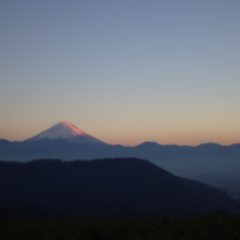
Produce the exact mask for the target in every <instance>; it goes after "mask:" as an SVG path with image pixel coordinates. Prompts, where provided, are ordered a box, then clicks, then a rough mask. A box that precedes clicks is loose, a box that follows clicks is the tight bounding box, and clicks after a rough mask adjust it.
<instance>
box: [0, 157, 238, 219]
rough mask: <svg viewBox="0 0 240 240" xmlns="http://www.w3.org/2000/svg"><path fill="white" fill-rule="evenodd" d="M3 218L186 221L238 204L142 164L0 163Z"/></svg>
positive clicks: (119, 161)
mask: <svg viewBox="0 0 240 240" xmlns="http://www.w3.org/2000/svg"><path fill="white" fill-rule="evenodd" d="M0 189H1V198H0V208H1V216H2V217H3V218H4V217H8V216H11V217H20V218H21V217H25V215H28V214H29V215H30V216H31V215H33V216H34V215H37V214H38V213H41V214H42V215H44V214H45V215H48V214H49V215H70V216H71V215H72V216H73V215H77V216H116V215H139V214H140V215H159V214H167V215H188V214H205V213H209V212H214V211H228V212H231V211H234V210H236V209H237V208H238V207H239V204H238V203H236V202H235V201H233V200H231V199H229V198H228V197H227V196H226V195H225V194H224V193H223V192H221V191H219V190H217V189H215V188H212V187H209V186H207V185H204V184H202V183H200V182H196V181H191V180H187V179H183V178H179V177H176V176H174V175H172V174H170V173H168V172H167V171H164V170H163V169H161V168H159V167H157V166H155V165H153V164H152V163H150V162H147V161H144V160H139V159H103V160H95V161H72V162H63V161H60V160H38V161H32V162H29V163H16V162H0Z"/></svg>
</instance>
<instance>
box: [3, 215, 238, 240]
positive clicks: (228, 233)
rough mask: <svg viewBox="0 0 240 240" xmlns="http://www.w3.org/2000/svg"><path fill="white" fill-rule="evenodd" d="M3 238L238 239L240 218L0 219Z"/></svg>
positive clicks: (41, 239)
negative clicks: (0, 220)
mask: <svg viewBox="0 0 240 240" xmlns="http://www.w3.org/2000/svg"><path fill="white" fill-rule="evenodd" d="M0 239H4V240H15V239H16V240H22V239H23V240H31V239H34V240H55V239H56V240H74V239H79V240H141V239H142V240H155V239H156V240H171V239H174V240H188V239H189V240H198V239H201V240H205V239H206V240H207V239H209V240H215V239H217V240H223V239H224V240H225V239H226V240H239V239H240V217H232V216H219V215H215V216H214V215H212V216H207V217H206V216H205V217H192V218H185V219H169V218H166V217H158V218H133V217H132V218H125V217H124V218H123V217H122V218H114V219H57V220H56V219H55V220H53V219H45V220H26V221H2V222H0Z"/></svg>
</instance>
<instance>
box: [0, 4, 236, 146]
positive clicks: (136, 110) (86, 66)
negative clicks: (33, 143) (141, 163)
mask: <svg viewBox="0 0 240 240" xmlns="http://www.w3.org/2000/svg"><path fill="white" fill-rule="evenodd" d="M239 11H240V1H238V0H224V1H221V0H208V1H207V0H201V1H194V0H188V1H187V0H181V1H179V0H165V1H164V0H163V1H161V0H144V1H143V0H121V1H119V0H118V1H117V0H108V1H107V0H101V1H100V0H69V1H67V0H65V1H63V0H41V1H37V0H31V1H30V0H29V1H25V0H21V1H19V0H1V1H0V33H1V38H0V53H1V57H0V68H1V69H0V118H1V122H0V138H8V139H15V140H20V139H24V138H27V137H29V136H31V135H32V134H35V133H36V132H38V131H41V130H43V129H44V128H46V127H48V126H49V125H52V124H54V123H56V122H58V121H61V120H68V121H71V122H73V123H74V124H76V125H78V126H79V127H80V128H82V129H83V130H85V131H86V132H89V133H90V134H92V135H95V136H96V137H98V138H101V139H103V140H105V141H107V142H110V143H121V144H129V145H132V144H137V143H140V142H142V141H145V140H152V141H157V142H160V143H177V144H198V143H201V142H209V141H211V142H212V141H214V142H219V143H223V144H230V143H233V142H240V110H239V103H240V14H239Z"/></svg>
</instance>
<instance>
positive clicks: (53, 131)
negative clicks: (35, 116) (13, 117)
mask: <svg viewBox="0 0 240 240" xmlns="http://www.w3.org/2000/svg"><path fill="white" fill-rule="evenodd" d="M44 139H49V140H59V139H60V140H61V139H62V140H75V141H76V140H77V141H80V142H101V141H100V140H98V139H96V138H94V137H92V136H90V135H88V134H87V133H85V132H84V131H82V130H81V129H79V128H78V127H77V126H75V125H74V124H72V123H70V122H68V121H62V122H59V123H57V124H55V125H53V126H52V127H50V128H48V129H47V130H45V131H43V132H41V133H39V134H37V135H35V136H34V137H32V138H30V139H28V140H27V141H36V140H44Z"/></svg>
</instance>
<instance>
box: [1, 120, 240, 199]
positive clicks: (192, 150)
mask: <svg viewBox="0 0 240 240" xmlns="http://www.w3.org/2000/svg"><path fill="white" fill-rule="evenodd" d="M115 157H121V158H126V157H127V158H128V157H134V158H143V159H147V160H149V161H151V162H153V163H154V164H156V165H158V166H160V167H163V168H164V169H166V170H168V171H170V172H172V173H174V174H176V175H179V176H183V177H187V178H192V179H197V180H200V181H204V182H206V183H208V184H212V185H213V186H216V187H220V188H221V189H223V190H226V191H228V193H229V194H230V195H231V196H233V197H236V198H238V199H240V188H239V187H238V186H239V185H240V178H239V169H240V161H239V159H240V144H234V145H229V146H222V145H219V144H216V143H207V144H201V145H199V146H178V145H161V144H158V143H155V142H144V143H142V144H140V145H137V146H132V147H129V146H122V145H111V144H107V143H105V142H104V141H102V140H100V139H98V138H96V137H94V136H92V135H90V134H88V133H86V132H85V131H83V130H81V129H79V128H78V127H76V126H75V125H73V124H72V123H69V122H66V121H64V122H60V123H58V124H56V125H54V126H52V127H50V128H48V129H46V130H44V131H42V132H40V133H38V134H36V135H35V136H33V137H30V138H29V139H26V140H24V141H20V142H11V141H8V140H4V139H2V140H0V160H4V161H30V160H33V159H42V158H57V159H63V160H75V159H86V160H92V159H96V158H115Z"/></svg>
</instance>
